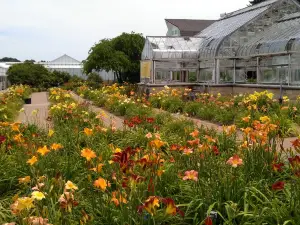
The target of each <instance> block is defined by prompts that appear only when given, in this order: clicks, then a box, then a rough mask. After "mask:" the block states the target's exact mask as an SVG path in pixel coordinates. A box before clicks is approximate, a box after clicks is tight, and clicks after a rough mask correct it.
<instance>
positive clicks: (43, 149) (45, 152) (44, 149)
mask: <svg viewBox="0 0 300 225" xmlns="http://www.w3.org/2000/svg"><path fill="white" fill-rule="evenodd" d="M37 152H38V153H40V154H41V155H42V156H44V155H46V154H47V153H48V152H50V150H49V149H48V148H47V146H46V145H44V147H42V148H41V147H40V148H38V150H37Z"/></svg>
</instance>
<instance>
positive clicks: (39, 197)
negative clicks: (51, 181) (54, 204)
mask: <svg viewBox="0 0 300 225" xmlns="http://www.w3.org/2000/svg"><path fill="white" fill-rule="evenodd" d="M31 196H32V198H33V199H36V200H39V201H40V200H42V199H43V198H45V195H44V194H43V193H42V192H40V191H34V192H32V193H31Z"/></svg>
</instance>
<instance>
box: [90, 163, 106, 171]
mask: <svg viewBox="0 0 300 225" xmlns="http://www.w3.org/2000/svg"><path fill="white" fill-rule="evenodd" d="M103 166H104V164H103V163H99V164H98V165H97V166H96V167H94V168H91V169H90V170H92V171H94V172H97V173H100V172H101V171H102V167H103Z"/></svg>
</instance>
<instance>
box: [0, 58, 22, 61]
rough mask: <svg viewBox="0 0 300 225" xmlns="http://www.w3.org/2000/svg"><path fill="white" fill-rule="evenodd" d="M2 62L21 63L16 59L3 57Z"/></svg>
mask: <svg viewBox="0 0 300 225" xmlns="http://www.w3.org/2000/svg"><path fill="white" fill-rule="evenodd" d="M0 62H21V61H20V60H18V59H16V58H11V57H3V58H2V59H0Z"/></svg>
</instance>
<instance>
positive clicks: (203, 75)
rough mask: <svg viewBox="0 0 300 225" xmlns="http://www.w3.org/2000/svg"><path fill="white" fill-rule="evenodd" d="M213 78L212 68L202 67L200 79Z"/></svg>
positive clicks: (201, 80) (210, 79) (203, 80)
mask: <svg viewBox="0 0 300 225" xmlns="http://www.w3.org/2000/svg"><path fill="white" fill-rule="evenodd" d="M212 80H213V70H212V69H200V74H199V81H200V82H207V81H212Z"/></svg>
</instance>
